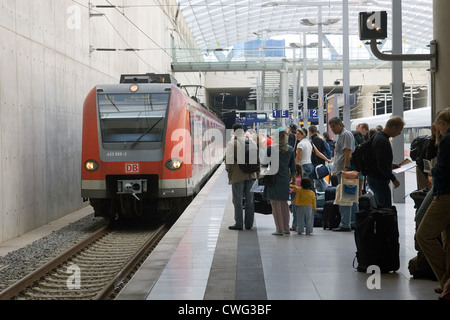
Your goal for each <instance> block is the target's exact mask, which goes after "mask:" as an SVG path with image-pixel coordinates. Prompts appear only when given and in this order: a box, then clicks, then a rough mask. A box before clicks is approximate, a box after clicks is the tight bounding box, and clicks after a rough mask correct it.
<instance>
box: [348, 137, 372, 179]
mask: <svg viewBox="0 0 450 320" xmlns="http://www.w3.org/2000/svg"><path fill="white" fill-rule="evenodd" d="M350 163H351V165H353V167H354V168H355V170H356V171H358V172H361V173H362V174H363V175H364V176H367V175H368V174H370V173H371V171H372V165H371V164H372V163H373V157H372V139H369V140H367V141H364V142H363V143H361V144H359V145H357V146H356V148H355V151H353V153H352V157H351V160H350Z"/></svg>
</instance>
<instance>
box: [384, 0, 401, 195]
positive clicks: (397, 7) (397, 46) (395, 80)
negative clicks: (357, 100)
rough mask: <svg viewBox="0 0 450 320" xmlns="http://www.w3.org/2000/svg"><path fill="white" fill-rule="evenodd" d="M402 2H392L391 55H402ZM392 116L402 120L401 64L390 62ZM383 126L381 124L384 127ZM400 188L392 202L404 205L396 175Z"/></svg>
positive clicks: (397, 155)
mask: <svg viewBox="0 0 450 320" xmlns="http://www.w3.org/2000/svg"><path fill="white" fill-rule="evenodd" d="M402 38H403V37H402V1H401V0H398V1H392V53H393V54H402ZM392 115H393V116H400V117H402V118H403V62H402V61H393V62H392ZM384 125H385V124H383V126H384ZM404 141H405V139H404V137H403V134H400V135H399V136H397V137H395V138H394V139H393V152H394V163H400V162H402V161H403V159H404V157H405V151H404V150H405V143H404ZM396 177H397V180H398V181H399V182H400V186H399V187H398V188H397V189H394V192H393V199H392V202H395V203H405V190H406V189H405V174H404V173H400V174H398V175H396Z"/></svg>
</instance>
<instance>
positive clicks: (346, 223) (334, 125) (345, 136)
mask: <svg viewBox="0 0 450 320" xmlns="http://www.w3.org/2000/svg"><path fill="white" fill-rule="evenodd" d="M328 124H329V125H330V128H331V130H332V131H333V133H334V134H335V135H336V138H335V141H336V144H335V149H334V162H333V175H335V176H336V177H337V179H338V181H339V183H341V176H342V172H343V171H348V168H349V167H350V158H351V156H352V153H353V151H354V150H355V138H354V137H353V134H352V133H351V132H350V131H348V130H347V129H345V126H344V123H343V122H342V120H341V119H340V118H339V117H334V118H332V119H330V121H329V122H328ZM358 210H359V206H358V203H356V202H354V203H353V206H339V213H340V214H341V223H340V224H339V227H338V228H334V229H333V231H351V230H352V229H351V228H352V226H354V224H355V212H357V211H358Z"/></svg>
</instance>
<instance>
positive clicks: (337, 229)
mask: <svg viewBox="0 0 450 320" xmlns="http://www.w3.org/2000/svg"><path fill="white" fill-rule="evenodd" d="M333 231H352V229H350V228H343V227H339V228H334V229H333Z"/></svg>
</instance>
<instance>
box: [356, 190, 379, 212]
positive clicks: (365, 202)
mask: <svg viewBox="0 0 450 320" xmlns="http://www.w3.org/2000/svg"><path fill="white" fill-rule="evenodd" d="M358 202H359V210H360V211H361V210H364V209H368V208H371V207H372V208H376V207H377V205H376V203H375V197H374V196H373V194H372V193H370V192H367V193H365V194H363V195H361V196H360V197H359V200H358Z"/></svg>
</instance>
